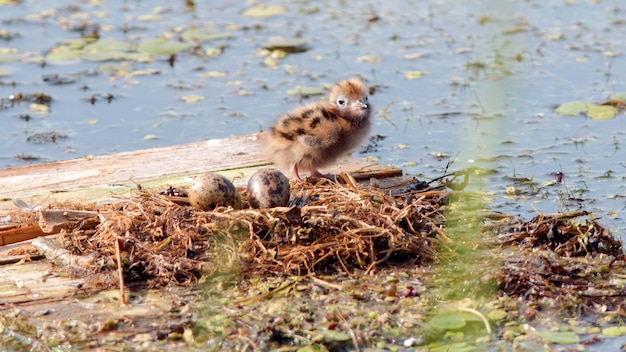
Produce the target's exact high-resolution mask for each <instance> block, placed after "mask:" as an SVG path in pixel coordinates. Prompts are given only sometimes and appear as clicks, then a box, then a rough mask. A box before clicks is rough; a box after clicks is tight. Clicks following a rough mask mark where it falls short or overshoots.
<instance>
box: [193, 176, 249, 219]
mask: <svg viewBox="0 0 626 352" xmlns="http://www.w3.org/2000/svg"><path fill="white" fill-rule="evenodd" d="M188 193H189V203H191V205H192V206H193V207H194V208H196V209H200V210H212V209H214V208H215V207H217V206H224V207H228V206H230V207H234V206H235V202H236V199H237V190H236V189H235V186H234V185H233V184H232V182H230V180H229V179H227V178H226V177H224V176H222V175H219V174H214V173H207V174H204V175H200V176H198V177H196V179H195V180H193V183H192V184H191V187H189V192H188Z"/></svg>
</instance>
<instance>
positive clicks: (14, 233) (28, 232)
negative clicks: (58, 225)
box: [0, 225, 48, 247]
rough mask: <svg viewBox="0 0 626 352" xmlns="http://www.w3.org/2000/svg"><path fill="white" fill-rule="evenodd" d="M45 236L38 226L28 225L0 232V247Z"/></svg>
mask: <svg viewBox="0 0 626 352" xmlns="http://www.w3.org/2000/svg"><path fill="white" fill-rule="evenodd" d="M46 235H48V234H47V233H44V232H43V231H41V227H39V225H29V226H24V227H17V228H13V229H10V230H4V231H0V247H1V246H5V245H7V244H13V243H17V242H22V241H27V240H32V239H33V238H36V237H39V236H46Z"/></svg>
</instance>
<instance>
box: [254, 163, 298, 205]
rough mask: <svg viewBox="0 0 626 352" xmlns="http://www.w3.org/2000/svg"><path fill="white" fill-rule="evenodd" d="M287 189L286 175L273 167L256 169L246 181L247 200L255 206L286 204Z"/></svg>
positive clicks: (287, 198) (287, 180) (287, 197)
mask: <svg viewBox="0 0 626 352" xmlns="http://www.w3.org/2000/svg"><path fill="white" fill-rule="evenodd" d="M289 191H290V189H289V179H287V176H285V175H284V174H283V173H282V172H280V171H278V170H276V169H273V168H265V169H261V170H258V171H257V172H255V173H254V174H253V175H252V176H251V177H250V180H249V181H248V197H249V202H250V205H251V206H253V207H255V208H275V207H284V206H287V204H289Z"/></svg>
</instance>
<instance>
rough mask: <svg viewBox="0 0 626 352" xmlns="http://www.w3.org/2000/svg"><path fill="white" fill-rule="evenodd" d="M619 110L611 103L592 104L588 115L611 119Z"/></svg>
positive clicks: (596, 118)
mask: <svg viewBox="0 0 626 352" xmlns="http://www.w3.org/2000/svg"><path fill="white" fill-rule="evenodd" d="M618 112H619V110H617V108H616V107H614V106H610V105H591V106H589V109H587V116H589V117H590V118H592V119H594V120H610V119H612V118H614V117H615V115H617V113H618Z"/></svg>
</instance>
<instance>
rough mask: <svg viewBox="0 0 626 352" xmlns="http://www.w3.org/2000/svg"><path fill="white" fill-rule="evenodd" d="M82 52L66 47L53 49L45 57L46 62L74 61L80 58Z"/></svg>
mask: <svg viewBox="0 0 626 352" xmlns="http://www.w3.org/2000/svg"><path fill="white" fill-rule="evenodd" d="M82 54H83V53H82V51H80V50H72V49H70V48H68V47H63V46H62V47H57V48H53V49H52V50H51V51H50V53H48V55H46V60H48V61H67V60H76V59H79V58H80V57H81V56H82Z"/></svg>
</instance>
